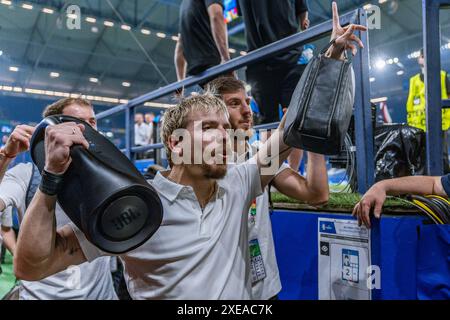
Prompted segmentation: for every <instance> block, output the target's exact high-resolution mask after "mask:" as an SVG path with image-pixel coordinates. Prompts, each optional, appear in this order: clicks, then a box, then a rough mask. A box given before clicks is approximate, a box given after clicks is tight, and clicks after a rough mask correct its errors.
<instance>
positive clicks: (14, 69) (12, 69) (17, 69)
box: [9, 67, 19, 72]
mask: <svg viewBox="0 0 450 320" xmlns="http://www.w3.org/2000/svg"><path fill="white" fill-rule="evenodd" d="M9 71H12V72H17V71H19V68H17V67H9Z"/></svg>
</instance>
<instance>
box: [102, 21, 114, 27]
mask: <svg viewBox="0 0 450 320" xmlns="http://www.w3.org/2000/svg"><path fill="white" fill-rule="evenodd" d="M103 24H104V25H105V26H107V27H114V22H112V21H108V20H105V22H103Z"/></svg>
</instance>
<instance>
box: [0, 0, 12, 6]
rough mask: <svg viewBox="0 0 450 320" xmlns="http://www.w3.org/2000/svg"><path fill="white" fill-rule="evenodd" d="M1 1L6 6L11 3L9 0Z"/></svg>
mask: <svg viewBox="0 0 450 320" xmlns="http://www.w3.org/2000/svg"><path fill="white" fill-rule="evenodd" d="M1 3H2V4H4V5H7V6H10V5H11V4H12V2H11V1H10V0H2V1H1Z"/></svg>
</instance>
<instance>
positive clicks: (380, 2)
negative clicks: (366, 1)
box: [378, 0, 387, 4]
mask: <svg viewBox="0 0 450 320" xmlns="http://www.w3.org/2000/svg"><path fill="white" fill-rule="evenodd" d="M385 2H387V0H378V3H379V4H383V3H385Z"/></svg>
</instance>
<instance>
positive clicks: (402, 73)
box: [397, 70, 405, 76]
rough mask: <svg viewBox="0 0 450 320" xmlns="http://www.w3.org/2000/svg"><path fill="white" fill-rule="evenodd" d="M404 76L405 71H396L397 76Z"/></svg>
mask: <svg viewBox="0 0 450 320" xmlns="http://www.w3.org/2000/svg"><path fill="white" fill-rule="evenodd" d="M404 74H405V71H403V70H400V71H397V75H398V76H402V75H404Z"/></svg>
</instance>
